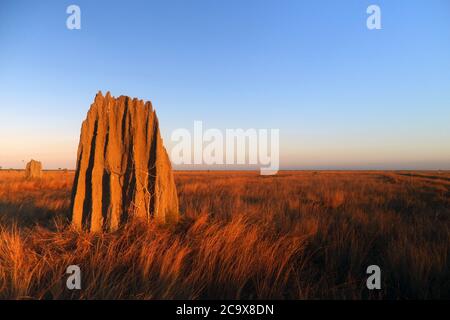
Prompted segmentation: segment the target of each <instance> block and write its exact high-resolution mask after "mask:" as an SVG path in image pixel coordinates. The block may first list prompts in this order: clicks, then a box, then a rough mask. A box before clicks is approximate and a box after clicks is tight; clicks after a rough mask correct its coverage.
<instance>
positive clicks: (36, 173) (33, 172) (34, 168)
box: [25, 160, 42, 179]
mask: <svg viewBox="0 0 450 320" xmlns="http://www.w3.org/2000/svg"><path fill="white" fill-rule="evenodd" d="M25 177H26V178H27V179H35V178H41V177H42V163H40V162H39V161H36V160H31V161H30V162H28V163H27V166H26V168H25Z"/></svg>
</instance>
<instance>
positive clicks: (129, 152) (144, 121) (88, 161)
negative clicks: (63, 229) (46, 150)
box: [72, 92, 179, 232]
mask: <svg viewBox="0 0 450 320" xmlns="http://www.w3.org/2000/svg"><path fill="white" fill-rule="evenodd" d="M178 215H179V212H178V196H177V191H176V187H175V182H174V178H173V173H172V166H171V164H170V160H169V157H168V155H167V152H166V149H165V148H164V145H163V141H162V138H161V135H160V132H159V124H158V118H157V117H156V113H155V111H154V110H153V107H152V104H151V102H144V101H143V100H139V99H136V98H134V99H131V98H129V97H126V96H120V97H118V98H115V97H112V96H111V95H110V94H109V92H108V93H107V94H106V96H103V95H102V93H101V92H99V93H98V94H97V95H96V97H95V100H94V103H93V104H92V105H91V108H90V110H89V111H88V114H87V118H86V120H85V121H84V122H83V124H82V127H81V136H80V143H79V146H78V157H77V169H76V173H75V181H74V186H73V192H72V225H73V226H74V227H75V228H76V229H85V230H90V231H92V232H99V231H114V230H116V229H117V228H119V227H120V226H121V225H123V224H124V223H126V222H127V221H130V219H132V218H133V219H135V218H138V219H142V220H144V221H147V222H150V221H155V222H159V223H172V222H176V221H177V220H178Z"/></svg>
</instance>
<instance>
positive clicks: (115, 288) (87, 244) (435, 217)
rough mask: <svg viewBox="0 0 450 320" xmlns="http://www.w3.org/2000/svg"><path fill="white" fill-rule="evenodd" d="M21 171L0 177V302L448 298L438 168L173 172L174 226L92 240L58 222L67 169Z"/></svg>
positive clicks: (448, 221)
mask: <svg viewBox="0 0 450 320" xmlns="http://www.w3.org/2000/svg"><path fill="white" fill-rule="evenodd" d="M22 175H23V172H5V171H2V172H0V298H7V299H17V298H21V299H26V298H32V299H43V298H53V299H75V298H84V299H108V298H109V299H130V298H131V299H155V298H167V299H174V298H188V299H191V298H192V299H202V298H219V299H220V298H252V299H260V298H274V299H286V298H288V299H321V298H331V299H410V298H416V299H430V298H447V299H448V298H450V270H449V269H450V268H449V266H450V263H449V262H450V255H449V252H450V173H448V172H326V171H318V172H283V173H281V174H280V175H279V176H276V177H260V176H258V175H257V174H256V173H252V172H247V173H243V172H241V173H238V172H214V173H213V172H211V173H206V172H203V173H201V172H177V173H176V182H177V186H178V192H179V195H180V205H181V211H182V212H183V214H184V218H183V220H182V221H181V223H180V224H178V225H177V226H172V227H167V226H165V227H164V226H154V225H151V226H143V225H139V224H131V225H128V226H127V227H125V228H123V229H122V230H119V231H118V232H116V233H113V234H102V235H90V234H87V233H77V232H74V231H71V230H70V229H69V228H68V216H69V205H70V203H69V202H70V188H71V184H72V179H73V173H71V172H68V173H62V172H46V173H45V174H44V177H43V178H42V179H41V180H36V181H27V180H25V179H23V178H22ZM70 264H78V265H79V266H80V267H81V270H82V287H83V289H82V290H79V291H69V290H67V289H66V287H65V281H66V275H65V270H66V268H67V266H68V265H70ZM371 264H377V265H379V266H380V267H381V269H382V288H383V289H382V290H380V291H376V292H373V291H368V290H367V289H366V286H365V281H366V274H365V270H366V268H367V266H368V265H371Z"/></svg>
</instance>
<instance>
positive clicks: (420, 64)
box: [0, 0, 450, 169]
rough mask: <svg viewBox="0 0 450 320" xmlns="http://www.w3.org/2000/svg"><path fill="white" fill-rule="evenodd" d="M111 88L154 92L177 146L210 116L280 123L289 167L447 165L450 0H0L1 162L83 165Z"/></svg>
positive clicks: (214, 122) (234, 124)
mask: <svg viewBox="0 0 450 320" xmlns="http://www.w3.org/2000/svg"><path fill="white" fill-rule="evenodd" d="M70 4H77V5H79V6H80V8H81V15H82V16H81V30H72V31H71V30H68V29H67V28H66V19H67V16H68V15H67V14H66V8H67V6H68V5H70ZM370 4H377V5H379V6H380V7H381V10H382V28H383V29H382V30H375V31H370V30H368V29H367V28H366V19H367V17H368V15H367V14H366V8H367V7H368V6H369V5H370ZM98 90H102V91H103V92H106V91H108V90H109V91H111V93H112V94H113V95H116V96H118V95H121V94H124V95H129V96H136V97H139V98H143V99H148V100H151V101H152V102H153V105H154V106H155V108H156V110H157V113H158V116H159V118H160V123H161V126H162V133H163V136H164V137H165V142H166V144H167V145H168V146H169V147H170V145H171V143H170V141H169V140H170V134H171V132H172V130H174V129H176V128H180V127H183V128H188V129H192V127H193V122H194V120H202V121H203V122H204V126H205V127H206V128H213V127H217V128H220V129H225V128H239V127H241V128H279V129H280V136H281V165H282V167H283V168H299V169H308V168H318V169H320V168H330V169H333V168H343V169H346V168H354V169H362V168H372V169H377V168H379V169H399V168H405V169H414V168H417V169H439V168H440V169H450V2H449V1H448V0H415V1H409V0H408V1H406V0H395V1H392V0H390V1H381V0H376V1H375V0H372V1H365V0H345V1H344V0H342V1H336V0H329V1H318V0H314V1H313V0H310V1H301V0H293V1H283V0H277V1H275V0H273V1H265V0H239V1H238V0H201V1H200V0H189V1H187V0H177V1H172V0H164V1H163V0H160V1H133V0H129V1H99V0H95V1H84V0H72V1H61V0H58V1H45V0H41V1H17V0H14V1H5V0H2V1H1V2H0V98H1V100H0V166H3V167H5V168H9V167H15V168H21V167H23V166H24V163H23V162H22V160H28V159H30V158H37V159H40V160H42V161H43V162H44V166H45V167H47V168H58V167H69V168H73V166H74V163H75V158H76V149H77V146H78V138H79V133H80V126H81V122H82V120H83V119H84V118H85V116H86V112H87V110H88V108H89V106H90V103H91V102H92V101H93V98H94V96H95V94H96V92H97V91H98Z"/></svg>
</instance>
